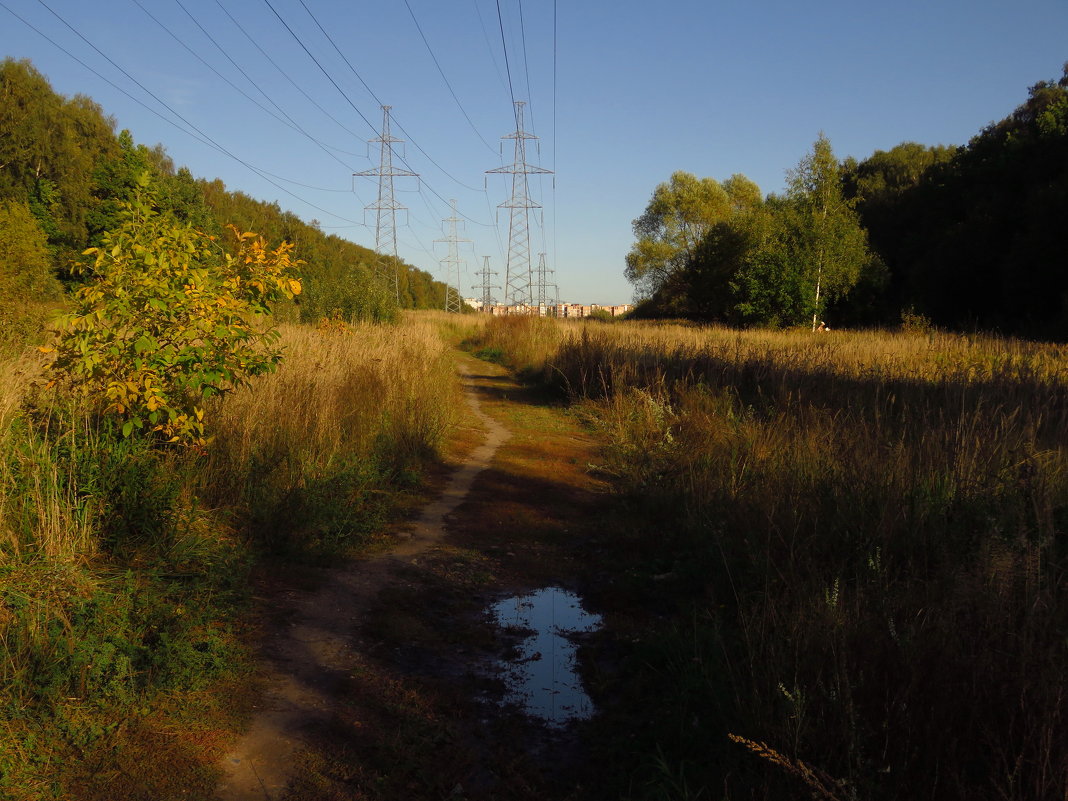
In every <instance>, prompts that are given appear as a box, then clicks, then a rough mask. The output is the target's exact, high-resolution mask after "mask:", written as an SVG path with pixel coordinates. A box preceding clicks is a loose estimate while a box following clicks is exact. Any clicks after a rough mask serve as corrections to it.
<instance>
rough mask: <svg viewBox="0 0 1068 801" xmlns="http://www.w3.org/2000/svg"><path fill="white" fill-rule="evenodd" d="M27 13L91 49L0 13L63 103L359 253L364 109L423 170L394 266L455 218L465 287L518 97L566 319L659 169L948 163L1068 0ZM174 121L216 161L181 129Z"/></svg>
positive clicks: (416, 3) (426, 264)
mask: <svg viewBox="0 0 1068 801" xmlns="http://www.w3.org/2000/svg"><path fill="white" fill-rule="evenodd" d="M46 1H47V5H48V7H50V8H51V9H53V10H54V11H55V12H56V14H58V15H59V17H62V19H63V20H65V21H66V22H67V23H69V25H70V26H71V27H72V28H74V29H75V30H76V31H77V32H78V33H80V34H81V36H83V37H85V39H86V40H88V41H89V42H91V43H92V44H93V45H95V47H96V48H98V49H99V51H100V53H98V52H96V50H94V49H93V48H92V47H90V45H89V44H87V43H86V41H83V40H82V39H81V38H79V36H78V35H76V34H75V33H74V32H72V31H71V30H70V29H69V28H67V27H65V25H64V23H63V22H61V21H60V19H59V18H57V16H55V15H53V14H52V13H50V12H49V10H48V8H47V7H46V6H45V5H44V4H43V3H42V2H40V0H0V3H2V5H0V54H2V55H4V56H11V57H15V58H28V59H30V60H31V61H32V62H33V63H34V65H35V66H36V67H37V68H38V69H39V70H40V71H41V72H42V73H44V74H45V75H46V76H47V77H48V78H49V79H50V80H51V82H52V85H53V87H54V88H55V89H56V90H57V91H59V92H61V93H63V94H66V95H71V94H75V93H81V94H86V95H89V96H90V97H92V98H93V99H94V100H96V101H97V102H98V103H100V104H101V106H102V107H103V108H104V110H105V111H106V112H107V113H109V114H111V115H112V116H114V117H115V119H116V122H117V126H118V127H119V128H120V129H121V128H129V129H130V130H131V131H132V133H133V135H134V138H135V139H136V140H137V141H138V142H141V143H144V144H148V145H153V144H156V143H157V142H159V143H163V144H164V146H165V147H166V148H167V151H168V152H169V154H170V155H171V157H172V158H173V159H174V161H175V162H176V163H177V164H178V165H185V166H187V167H189V169H190V170H191V171H192V172H193V174H194V175H196V176H199V177H205V178H215V177H218V178H221V179H222V180H223V181H224V182H225V183H226V185H227V186H228V187H229V188H231V189H238V190H241V191H243V192H246V193H247V194H249V195H252V196H254V197H257V198H260V199H263V200H268V201H277V202H278V203H279V205H280V206H282V207H283V208H286V209H289V210H291V211H293V212H295V213H296V214H298V215H299V216H300V217H301V218H302V219H305V220H309V221H310V220H312V219H315V220H318V221H319V223H320V224H321V225H322V227H323V229H324V230H325V231H327V232H330V233H337V234H339V235H341V236H344V237H346V238H349V239H352V240H353V241H355V242H359V243H360V244H364V245H368V246H372V247H373V246H374V242H375V232H374V221H375V220H374V213H373V212H365V211H364V206H366V205H367V204H370V203H372V202H373V201H374V200H375V194H376V188H375V185H374V183H373V182H372V181H371V180H370V179H367V178H362V179H356V181H355V186H354V182H353V178H352V173H354V172H359V171H362V170H368V169H372V168H373V167H375V166H376V165H377V153H376V151H375V150H374V148H373V146H369V145H368V144H367V141H366V140H368V139H371V138H373V137H374V136H376V135H377V134H378V131H377V130H376V129H377V127H378V126H379V125H380V123H381V119H382V112H381V109H380V104H382V103H384V104H389V105H391V106H392V108H393V111H392V114H393V120H394V128H393V134H394V135H395V136H397V137H398V138H402V139H405V140H407V142H406V144H404V145H400V146H399V148H400V149H401V151H402V152H403V157H404V161H403V163H398V165H397V166H401V167H405V166H406V167H407V168H409V169H411V170H413V171H415V172H418V173H419V174H420V176H421V177H420V179H419V180H418V181H417V180H415V179H410V178H405V179H398V180H397V182H396V188H397V199H398V200H399V202H401V203H402V204H404V205H405V206H407V207H408V209H409V211H408V212H407V213H401V215H400V217H399V218H398V238H399V240H400V244H399V251H400V255H401V257H402V258H404V259H405V260H407V261H409V262H410V263H412V264H414V265H416V266H418V267H420V268H422V269H425V270H428V271H430V272H431V273H433V274H435V275H436V276H439V277H441V278H444V271H443V269H442V267H441V265H440V260H442V259H444V258H445V256H446V255H447V254H446V250H445V246H444V245H443V244H442V243H435V241H434V240H437V239H441V238H443V236H444V231H443V223H442V220H443V219H444V218H446V217H449V216H450V212H449V205H448V200H449V199H453V198H454V199H456V201H457V209H458V211H459V213H460V214H461V215H462V216H464V217H466V218H467V219H466V220H465V224H464V227H463V229H462V230H461V236H463V237H465V238H466V239H469V240H471V242H470V243H469V244H465V245H463V246H462V247H461V254H460V255H461V257H462V258H463V259H464V260H465V261H466V273H465V277H464V278H463V283H464V284H465V285H464V286H463V287H462V289H463V290H464V292H465V293H470V294H474V292H473V291H471V285H472V284H474V283H476V280H477V279H476V277H475V275H474V273H475V271H476V270H478V269H480V268H481V267H482V263H483V258H482V257H483V256H486V255H488V256H490V257H491V261H490V266H491V269H493V270H496V271H498V272H499V273H500V275H499V276H498V278H497V281H498V282H502V281H503V278H504V258H505V253H506V251H507V245H508V212H507V210H501V211H500V212H499V213H498V210H497V206H498V204H500V203H503V202H505V201H506V200H507V199H508V197H509V194H510V186H509V184H508V179H507V177H505V176H499V175H490V176H487V175H486V174H485V171H486V170H491V169H494V168H497V167H500V166H502V164H510V163H511V160H512V150H511V146H512V142H511V141H510V140H505V141H502V140H501V137H502V136H505V135H507V134H509V133H511V132H512V131H513V130H514V128H515V121H514V116H513V109H512V98H513V96H514V98H515V99H517V100H523V101H526V102H527V103H528V104H529V105H528V106H527V114H526V122H527V125H526V128H527V130H528V131H533V133H534V134H536V135H537V136H538V137H539V139H538V140H537V146H538V147H537V148H535V146H534V144H533V143H532V144H531V145H530V150H529V153H528V159H529V160H530V161H531V162H534V163H537V164H539V165H540V166H542V167H544V168H547V169H551V170H553V171H554V175H553V176H545V177H541V178H533V177H532V178H531V195H532V197H533V198H534V200H536V201H537V202H539V203H541V204H542V206H543V207H544V209H543V211H542V212H541V213H540V215H535V217H534V218H532V223H531V244H530V249H531V253H532V254H534V255H533V259H534V260H535V263H536V261H537V254H539V253H542V252H544V253H546V254H547V256H546V261H547V264H548V266H549V268H550V269H554V270H555V271H556V272H555V278H556V281H557V283H558V284H559V286H560V293H561V298H562V299H564V300H569V301H572V302H583V303H591V302H592V303H604V304H609V303H622V302H627V301H629V300H630V299H631V294H632V290H631V287H630V285H629V284H628V283H627V282H626V280H625V279H624V278H623V260H624V257H625V255H626V252H627V250H628V249H629V247H630V244H631V242H632V240H633V236H632V232H631V221H632V220H633V219H634V218H635V217H637V216H638V215H639V214H641V212H642V211H643V209H644V208H645V205H646V203H647V202H648V200H649V196H650V195H651V193H652V191H653V189H654V188H655V186H656V185H657V184H658V183H660V182H662V181H664V180H666V179H667V178H668V177H669V176H670V174H671V173H672V172H673V171H675V170H685V171H688V172H692V173H694V174H696V175H699V176H702V177H704V176H711V177H714V178H717V179H720V180H722V179H725V178H727V177H729V176H730V175H731V174H733V173H743V174H745V175H746V176H748V177H749V178H750V179H752V180H754V181H755V182H756V183H757V184H758V185H759V186H760V187H761V189H762V190H763V191H764V192H765V193H768V192H778V191H781V190H782V188H783V186H784V183H785V173H786V171H787V170H788V169H790V168H792V167H793V166H795V165H796V164H797V162H798V160H799V159H800V158H801V157H802V156H803V155H804V154H805V153H806V152H807V151H808V150H809V148H810V147H811V145H812V142H813V141H814V140H815V139H816V137H817V136H818V134H819V133H820V131H823V132H824V133H825V134H826V135H827V136H828V137H829V138H830V140H831V144H832V145H833V147H834V149H835V153H836V154H837V155H838V156H839V157H845V156H850V155H851V156H855V157H857V158H859V159H863V158H865V157H867V156H869V155H871V153H873V152H874V151H875V150H877V149H883V150H885V149H888V148H891V147H893V146H894V145H896V144H898V143H900V142H903V141H917V142H921V143H923V144H947V145H956V144H963V143H966V142H967V141H968V139H969V138H970V137H971V136H973V135H974V134H976V133H977V132H978V131H979V130H980V129H981V128H982V127H983V126H985V125H987V124H988V123H990V122H993V121H995V120H998V119H1001V118H1002V117H1004V116H1006V115H1007V114H1008V113H1009V112H1011V111H1012V110H1013V108H1015V107H1016V106H1017V105H1019V104H1020V103H1021V102H1023V100H1024V99H1025V98H1026V95H1027V88H1028V87H1029V86H1030V85H1032V84H1034V83H1036V82H1037V81H1039V80H1044V79H1056V78H1058V77H1059V76H1060V74H1061V66H1062V64H1063V63H1064V62H1065V61H1066V60H1068V0H1014V1H1013V2H1008V0H1004V1H1003V2H994V1H993V0H972V2H961V1H958V0H952V1H950V0H926V2H918V1H915V0H897V2H894V3H879V4H875V3H866V2H863V0H853V2H849V3H846V2H825V1H824V2H821V1H819V0H817V1H816V2H812V3H807V4H806V3H797V2H779V1H778V0H776V1H775V2H760V1H759V0H758V1H756V2H741V0H721V1H720V2H700V1H699V0H665V1H664V2H660V3H649V2H637V1H636V0H615V1H614V2H604V1H603V0H587V1H586V2H574V1H572V2H568V0H556V2H553V0H522V2H520V0H499V2H498V0H450V1H448V2H446V1H445V0H407V3H406V2H405V0H377V2H345V3H341V2H327V0H303V1H302V0H269V1H268V0H139V2H140V6H139V5H138V3H137V2H135V0H96V2H93V3H86V2H72V1H71V0H67V2H63V0H46ZM183 6H184V9H185V10H183ZM272 6H273V9H274V10H272ZM498 9H499V10H500V15H499V16H498ZM186 11H188V12H189V13H188V14H187V13H186ZM275 11H277V16H276V14H275ZM309 11H310V12H311V13H309ZM10 12H14V13H15V14H17V15H19V16H20V17H22V18H24V19H25V20H26V21H27V22H29V23H31V24H32V25H33V26H34V27H36V28H37V29H38V30H40V31H41V32H42V33H44V34H47V35H48V36H49V37H50V38H51V39H53V40H54V41H55V42H56V43H57V44H58V45H60V46H61V47H62V48H64V49H65V50H66V51H69V53H70V54H73V55H74V56H77V57H78V58H79V59H81V60H82V61H83V62H85V64H87V65H88V66H89V67H91V68H92V69H93V70H96V72H98V73H100V74H101V75H102V76H105V77H106V78H108V79H110V80H111V81H113V82H114V83H115V84H117V85H118V86H119V87H121V88H122V89H123V90H125V91H126V92H128V93H129V94H130V95H132V96H133V97H135V98H137V100H140V101H141V102H142V103H144V104H145V106H148V107H150V108H152V109H154V110H155V111H156V112H158V114H159V115H160V116H157V115H155V114H153V113H151V112H150V111H148V110H147V109H146V108H145V107H144V106H142V105H139V104H138V103H137V102H135V101H134V100H133V99H131V98H130V97H128V96H126V95H125V94H123V93H122V92H120V91H118V90H116V89H115V88H114V87H112V86H111V85H109V84H108V83H107V82H105V81H104V80H102V79H101V78H100V77H98V76H97V75H95V74H94V73H93V72H92V71H90V70H89V69H87V68H86V67H85V66H82V65H81V64H79V63H78V62H76V61H74V60H73V59H72V58H71V56H70V55H68V54H67V53H65V52H64V51H63V50H61V49H59V48H57V47H56V46H55V45H53V44H52V43H50V42H48V41H47V40H46V39H44V38H42V37H41V36H40V35H39V34H38V33H36V32H34V31H33V30H31V29H30V28H29V27H27V26H26V25H25V24H24V23H23V22H21V21H19V20H18V19H16V18H15V16H13V15H12V14H11V13H10ZM149 12H150V13H151V15H152V16H154V17H155V18H156V19H157V20H158V21H159V22H161V23H163V25H164V26H166V28H167V29H169V31H170V32H171V33H168V32H167V30H164V27H161V26H160V25H159V24H158V23H157V22H156V21H154V20H153V19H152V17H151V16H150V15H149ZM226 12H229V16H228V15H227V13H226ZM413 16H414V19H413ZM230 17H232V18H233V19H231V18H230ZM279 17H281V19H282V20H284V21H285V23H286V24H288V25H289V26H290V28H292V30H293V32H294V33H295V34H296V36H297V38H299V39H300V41H301V42H303V44H304V46H306V47H307V48H308V50H310V51H311V53H312V54H313V55H314V56H315V57H316V59H318V61H319V63H320V64H321V67H322V68H320V67H319V66H317V65H316V64H315V62H314V61H313V60H312V59H311V58H310V57H309V55H308V54H307V53H306V52H305V50H304V49H303V48H302V46H301V44H300V43H298V41H297V38H294V36H293V35H292V34H291V33H290V32H289V31H288V30H287V29H286V28H285V27H284V25H283V23H282V22H281V21H280V20H279ZM194 19H195V20H196V22H194ZM234 20H236V23H235V21H234ZM197 22H199V23H200V25H201V26H203V28H204V30H201V29H200V28H199V27H198V26H197V24H196V23H197ZM239 25H240V27H239ZM319 26H321V28H322V29H323V30H325V31H326V32H327V33H328V34H329V36H330V37H331V38H332V39H333V41H334V42H335V43H336V45H337V46H338V48H339V49H340V51H341V55H339V53H338V52H337V51H336V50H335V49H334V47H333V46H332V45H331V44H330V42H329V41H328V39H327V38H326V36H325V35H324V33H323V30H321V29H320V27H319ZM420 28H421V30H422V34H423V35H425V37H426V40H427V42H428V43H429V49H428V47H427V45H426V44H425V43H424V41H423V38H422V36H421V35H420ZM242 29H243V30H242ZM205 31H206V33H205ZM172 34H173V36H172ZM209 34H210V36H211V37H212V38H213V39H214V40H215V42H216V43H217V44H218V47H217V46H216V44H213V43H212V41H211V40H210V39H209V38H208V35H209ZM246 34H247V35H248V37H251V38H252V39H254V40H255V43H256V45H258V47H257V46H256V45H254V44H252V43H251V42H250V39H249V38H247V37H246ZM178 40H181V42H183V43H184V45H185V46H186V47H188V49H186V47H183V45H182V44H179V42H178ZM190 51H192V53H191V52H190ZM101 53H103V54H105V55H106V56H107V57H109V58H110V59H111V60H112V61H114V62H115V65H118V67H121V68H122V69H124V70H125V71H126V72H127V73H129V75H130V76H132V77H133V78H135V79H136V80H137V81H138V82H140V83H141V84H142V85H143V87H144V89H142V88H141V87H139V86H138V85H137V84H136V83H134V82H133V80H132V79H131V78H130V77H127V76H126V75H124V74H123V72H121V71H120V70H119V69H117V68H116V66H115V65H113V64H111V63H109V61H108V60H107V59H105V58H104V56H102V55H101ZM194 53H195V54H196V55H194ZM224 53H225V55H224ZM265 54H266V55H265ZM197 56H199V57H200V59H203V61H205V62H207V63H208V64H210V65H211V67H210V68H209V67H208V66H206V65H205V64H204V63H202V61H200V60H199V59H198V58H197ZM268 56H269V58H270V60H268ZM342 56H343V57H344V58H343V57H342ZM435 59H436V60H437V65H435ZM271 61H273V62H274V64H272V63H271ZM346 61H347V62H348V63H346ZM276 65H277V66H276ZM439 66H440V70H441V72H439V69H438V67H439ZM212 68H214V70H213V69H212ZM242 72H243V73H244V75H243V74H242ZM442 73H444V79H443V77H442ZM220 75H221V76H222V77H220ZM509 77H510V78H511V85H510V86H509ZM224 79H225V80H224ZM250 80H251V81H252V82H254V84H255V85H253V83H251V82H250ZM446 80H447V82H448V83H446ZM227 81H229V82H231V83H233V84H234V85H236V86H237V87H240V88H241V90H243V91H244V92H245V94H246V95H248V97H246V96H245V95H243V94H241V93H240V92H239V91H238V90H237V89H235V88H233V87H232V86H231V85H230V84H229V83H227ZM334 83H336V84H337V87H335V85H334ZM294 85H296V87H299V90H298V89H297V88H295V86H294ZM257 87H258V88H257ZM338 87H340V88H338ZM450 87H451V91H450ZM145 90H148V91H149V92H151V93H152V94H153V95H155V96H156V98H158V100H157V99H155V98H153V97H152V96H150V95H149V94H147V93H146V91H145ZM453 94H455V99H454V97H453ZM249 97H251V98H255V100H257V101H259V103H260V104H262V105H263V106H265V107H266V108H268V109H270V110H271V111H272V112H273V113H274V115H275V116H271V115H270V114H268V113H267V111H265V110H264V109H262V108H260V107H259V106H257V105H256V104H255V103H254V102H253V101H252V100H250V99H249ZM309 97H310V98H311V100H309ZM159 101H162V103H163V104H166V107H165V106H164V105H161V103H160V102H159ZM312 101H314V103H313V102H312ZM316 104H318V106H320V107H321V109H322V110H321V109H320V108H318V107H317V106H316ZM167 107H169V108H167ZM279 109H281V111H283V112H284V115H283V114H282V113H281V112H280V111H279ZM324 110H325V112H324ZM175 114H177V115H180V116H181V117H182V118H184V121H182V120H180V119H177V118H176V117H175ZM328 114H329V116H328ZM285 115H288V117H289V118H291V119H292V121H293V122H294V123H295V124H296V126H297V127H299V128H300V129H302V130H303V132H300V131H297V130H294V128H293V127H292V123H291V124H286V122H283V121H280V120H279V119H278V118H277V117H281V118H282V120H285V119H286V117H285ZM161 117H164V118H167V119H169V120H171V122H167V121H165V120H164V119H161ZM188 125H193V126H195V127H196V128H198V129H199V130H200V131H201V132H202V133H203V134H204V135H206V137H208V138H210V139H211V140H213V141H214V142H215V143H217V144H218V145H219V146H220V147H221V148H222V149H224V150H226V151H228V152H229V154H230V155H227V154H224V153H221V152H219V151H218V150H217V149H215V148H213V147H211V146H209V145H207V144H205V143H203V142H200V141H197V139H196V138H194V137H193V136H191V135H189V134H187V133H185V132H183V131H182V130H180V128H185V127H187V126H188ZM501 146H503V147H504V155H503V156H502V155H501V150H500V147H501ZM235 157H236V158H235ZM242 162H244V163H242ZM247 165H250V166H247ZM250 167H251V168H256V169H258V170H259V171H260V172H257V171H256V170H254V169H251V168H250ZM263 171H266V172H269V173H273V174H274V176H277V177H273V178H270V180H267V179H266V178H265V177H264V176H263V175H262V172H263ZM272 182H273V183H272ZM354 188H355V192H354V191H353V189H354ZM539 216H540V218H541V219H540V220H539ZM495 221H497V222H498V225H496V226H495V225H494V222H495Z"/></svg>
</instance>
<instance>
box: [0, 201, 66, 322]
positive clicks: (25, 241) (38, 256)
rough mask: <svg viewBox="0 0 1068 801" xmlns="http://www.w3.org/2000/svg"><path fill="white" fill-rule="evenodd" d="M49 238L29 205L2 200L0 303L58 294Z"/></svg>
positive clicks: (0, 224) (0, 207)
mask: <svg viewBox="0 0 1068 801" xmlns="http://www.w3.org/2000/svg"><path fill="white" fill-rule="evenodd" d="M51 266H52V259H51V254H50V253H49V250H48V241H47V239H46V237H45V233H44V231H42V230H41V226H40V224H39V223H38V222H37V220H36V219H35V218H34V216H33V214H32V213H31V212H30V208H29V206H27V205H26V204H25V203H20V202H18V201H14V200H0V306H3V305H6V304H10V303H12V302H13V301H16V300H21V299H24V298H26V297H37V298H42V299H43V298H54V297H56V296H57V295H58V294H59V284H58V282H57V281H56V279H55V277H54V276H53V275H52V270H51Z"/></svg>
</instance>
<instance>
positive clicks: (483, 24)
mask: <svg viewBox="0 0 1068 801" xmlns="http://www.w3.org/2000/svg"><path fill="white" fill-rule="evenodd" d="M471 2H472V3H474V6H475V13H476V14H477V15H478V24H479V26H481V28H482V38H483V39H484V40H485V42H486V49H487V50H489V54H490V60H491V61H492V62H493V69H494V70H495V71H496V73H497V79H498V80H499V81H500V82H501V87H502V88H503V89H507V88H508V85H507V84H506V83H505V82H504V73H502V72H501V65H500V64H498V63H497V54H496V53H495V52H493V44H492V42H490V36H489V31H488V30H486V21H485V20H484V19H483V18H482V9H481V8H479V6H478V0H471Z"/></svg>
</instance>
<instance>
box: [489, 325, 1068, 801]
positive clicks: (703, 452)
mask: <svg viewBox="0 0 1068 801" xmlns="http://www.w3.org/2000/svg"><path fill="white" fill-rule="evenodd" d="M475 347H476V348H480V349H481V350H482V351H483V352H490V353H501V354H504V358H506V359H507V358H511V363H512V364H513V365H514V366H515V367H517V368H519V369H522V370H524V371H525V372H526V374H527V375H530V376H535V377H536V378H537V380H540V381H542V382H544V383H546V384H549V385H551V386H554V387H556V388H558V390H559V391H560V392H561V393H564V394H566V395H567V396H568V397H569V398H571V399H572V401H573V402H575V403H576V404H578V405H579V406H580V407H581V408H582V410H583V413H584V414H585V415H587V417H588V419H589V420H590V422H591V425H593V426H594V427H595V428H596V429H598V430H599V431H600V432H601V434H602V435H603V437H604V440H605V442H606V448H605V453H604V457H603V464H601V465H599V468H600V469H601V470H602V471H603V472H604V473H605V474H606V475H607V476H609V477H610V478H611V480H612V482H613V484H614V486H615V487H616V488H617V491H618V492H619V494H620V502H621V503H622V504H623V506H624V509H625V510H626V514H624V515H622V516H621V517H622V518H627V519H630V520H637V521H639V522H637V523H632V524H630V525H621V527H620V531H619V536H618V542H617V543H616V547H617V550H618V557H617V558H618V560H619V561H620V563H621V564H622V565H623V566H624V567H625V568H626V569H627V570H631V571H632V572H634V571H637V573H639V574H641V575H644V576H646V577H647V578H648V581H646V582H645V583H644V584H642V583H641V582H636V583H635V584H634V588H635V589H634V591H635V593H636V594H638V595H639V596H641V594H642V593H646V594H647V596H648V599H649V605H650V606H651V607H653V608H655V609H656V610H657V614H658V615H661V617H656V618H655V620H656V623H655V625H654V626H653V627H652V628H651V630H650V631H649V632H647V636H644V637H642V638H640V639H641V642H640V643H638V644H635V645H633V646H632V647H631V649H630V652H629V657H628V658H629V661H628V662H627V667H626V669H625V670H624V671H622V676H623V677H622V678H618V679H616V680H615V681H614V683H610V686H609V687H608V688H607V690H606V692H605V703H606V704H607V707H606V719H608V720H611V715H612V711H611V707H612V704H613V697H612V696H615V697H616V698H617V699H618V698H629V699H630V701H629V703H632V704H637V705H638V706H639V707H641V706H643V705H644V708H645V710H646V713H647V714H646V719H647V720H648V721H651V723H650V724H648V725H644V726H635V727H633V728H631V729H628V730H626V734H625V735H620V734H619V733H618V732H619V730H620V728H621V727H620V726H618V725H616V726H614V727H613V726H612V725H606V727H605V729H604V731H603V732H602V734H603V737H604V738H605V741H606V743H607V744H606V745H605V748H606V750H609V751H611V750H612V749H616V753H617V757H616V762H615V763H614V764H617V765H618V764H621V762H620V761H619V759H618V754H619V753H620V752H622V753H626V752H627V751H630V752H631V755H632V756H633V760H632V764H635V765H637V766H638V767H637V768H636V770H635V771H633V772H628V773H627V779H626V782H625V783H624V784H622V785H621V786H618V787H613V788H612V789H610V790H609V791H608V793H609V796H610V795H611V794H612V793H616V794H617V795H618V797H635V798H639V797H640V798H702V799H706V798H707V799H720V798H728V799H781V798H810V797H814V798H820V799H841V800H842V801H845V799H901V798H910V799H1033V800H1034V801H1038V800H1039V799H1064V798H1066V797H1068V636H1066V633H1068V574H1066V568H1068V481H1066V477H1068V474H1066V468H1068V350H1066V349H1065V348H1064V347H1063V346H1053V345H1041V344H1027V343H1023V342H1018V341H1010V340H1004V339H998V338H994V337H982V336H980V337H966V336H951V335H948V334H942V333H938V332H934V331H927V332H918V333H844V332H841V333H840V332H832V333H829V334H812V333H809V332H807V331H806V332H739V331H731V330H723V329H716V328H693V327H683V326H672V325H652V324H637V323H623V324H619V323H617V324H612V325H606V324H592V323H591V324H586V325H581V324H567V323H564V322H558V323H554V322H550V321H545V320H528V319H501V320H495V321H493V322H491V323H489V324H488V325H487V326H486V327H485V328H484V330H483V331H482V332H481V333H480V334H479V335H478V338H477V343H476V346H475ZM628 714H630V715H632V716H633V717H634V719H635V720H636V719H638V713H637V712H635V710H633V709H632V710H631V711H630V712H629V713H628ZM626 762H627V760H623V763H626Z"/></svg>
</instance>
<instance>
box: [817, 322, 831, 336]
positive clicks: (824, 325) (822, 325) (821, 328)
mask: <svg viewBox="0 0 1068 801" xmlns="http://www.w3.org/2000/svg"><path fill="white" fill-rule="evenodd" d="M816 330H817V331H819V332H820V333H821V334H824V333H826V332H828V331H830V330H831V327H830V326H829V325H827V323H825V322H823V320H820V325H819V328H817V329H816Z"/></svg>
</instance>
